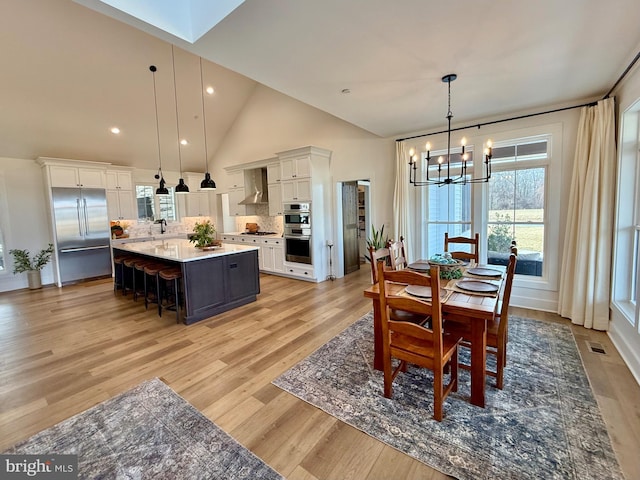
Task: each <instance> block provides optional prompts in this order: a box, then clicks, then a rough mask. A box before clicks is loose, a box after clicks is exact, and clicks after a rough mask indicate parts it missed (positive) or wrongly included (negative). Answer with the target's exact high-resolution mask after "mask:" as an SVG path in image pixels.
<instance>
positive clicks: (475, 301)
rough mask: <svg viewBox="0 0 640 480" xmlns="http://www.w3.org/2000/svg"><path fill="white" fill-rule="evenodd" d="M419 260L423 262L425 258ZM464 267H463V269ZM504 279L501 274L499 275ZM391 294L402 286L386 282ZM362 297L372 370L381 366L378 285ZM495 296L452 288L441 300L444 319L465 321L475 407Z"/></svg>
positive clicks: (481, 398)
mask: <svg viewBox="0 0 640 480" xmlns="http://www.w3.org/2000/svg"><path fill="white" fill-rule="evenodd" d="M419 262H423V263H426V261H425V260H421V261H419ZM466 268H467V267H465V269H466ZM490 268H492V269H495V270H500V271H501V272H504V268H503V267H500V266H495V265H490ZM502 278H504V274H503V276H502ZM447 283H448V281H446V280H445V281H441V287H445V286H446V285H447ZM500 283H501V285H500V287H499V288H498V292H500V291H501V289H502V283H503V282H502V279H500ZM389 287H390V288H389V292H390V293H391V294H398V293H400V292H402V290H403V289H404V288H405V285H399V284H391V285H389ZM364 296H365V297H367V298H371V300H372V304H373V338H374V357H373V367H374V368H375V369H376V370H382V369H383V359H382V334H381V331H382V329H381V318H380V290H379V288H378V284H377V283H376V284H374V285H371V286H370V287H368V288H367V289H365V290H364ZM498 297H499V295H495V296H487V295H474V294H472V293H462V292H460V291H453V292H452V293H451V295H449V296H448V297H447V298H446V301H445V302H444V303H442V314H443V318H444V319H445V327H444V329H445V331H446V318H447V316H451V317H452V318H453V317H455V321H456V322H459V323H460V322H462V323H467V324H468V325H469V326H470V331H471V338H470V340H471V399H470V401H471V403H472V404H473V405H477V406H479V407H483V408H484V405H485V368H486V360H487V319H492V318H493V316H494V315H495V313H496V310H497V305H498Z"/></svg>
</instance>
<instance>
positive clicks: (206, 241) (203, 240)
mask: <svg viewBox="0 0 640 480" xmlns="http://www.w3.org/2000/svg"><path fill="white" fill-rule="evenodd" d="M189 241H190V242H191V243H195V244H196V248H211V247H215V246H219V245H220V242H219V241H217V240H216V229H215V227H214V226H213V224H212V223H211V222H210V221H209V220H206V221H204V222H203V223H197V222H196V224H195V226H194V227H193V234H191V235H190V236H189Z"/></svg>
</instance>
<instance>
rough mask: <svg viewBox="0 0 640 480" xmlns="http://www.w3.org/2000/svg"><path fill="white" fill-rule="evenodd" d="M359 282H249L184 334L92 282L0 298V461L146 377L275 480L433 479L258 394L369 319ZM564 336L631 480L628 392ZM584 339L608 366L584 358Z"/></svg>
mask: <svg viewBox="0 0 640 480" xmlns="http://www.w3.org/2000/svg"><path fill="white" fill-rule="evenodd" d="M369 273H370V272H369V270H368V269H366V268H363V269H361V270H360V271H359V272H356V273H353V274H351V275H348V276H347V277H346V278H343V279H339V280H336V281H335V282H323V283H321V284H312V283H306V282H301V281H295V280H290V279H285V278H280V277H276V276H270V275H262V276H261V289H262V293H261V294H260V295H259V300H258V301H257V302H255V303H252V304H250V305H247V306H245V307H241V308H239V309H236V310H234V311H232V312H227V313H226V314H222V315H219V316H217V317H215V318H213V319H211V320H207V321H203V322H200V323H197V324H194V325H190V326H184V325H182V324H180V325H177V324H176V323H175V316H174V315H172V314H171V312H168V313H165V314H164V315H163V317H162V318H159V317H158V316H157V313H156V311H155V310H154V309H153V308H150V309H149V310H148V311H145V309H144V306H143V303H142V302H141V301H138V302H137V303H135V302H133V301H132V300H131V295H129V296H128V297H122V296H121V295H120V293H118V295H114V293H113V290H112V284H111V282H110V281H105V280H100V281H94V282H87V283H83V284H79V285H75V286H67V287H64V288H62V289H58V288H56V287H45V288H43V289H42V290H40V291H29V290H21V291H16V292H9V293H0V451H2V450H4V449H6V448H7V447H9V446H11V445H12V444H14V443H16V442H17V441H19V440H22V439H24V438H27V437H29V436H31V435H32V434H34V433H36V432H38V431H40V430H42V429H44V428H47V427H50V426H52V425H54V424H55V423H58V422H60V421H61V420H64V419H66V418H68V417H70V416H71V415H74V414H76V413H79V412H81V411H83V410H85V409H87V408H89V407H91V406H93V405H95V404H97V403H99V402H101V401H103V400H106V399H108V398H110V397H112V396H114V395H116V394H118V393H121V392H123V391H124V390H127V389H129V388H131V387H133V386H135V385H136V384H138V383H140V382H141V381H143V380H145V379H149V378H152V377H160V378H161V379H163V380H164V381H165V382H166V383H167V384H168V385H170V386H171V387H172V388H173V389H174V390H175V391H176V392H178V393H179V394H180V395H182V396H183V397H184V398H186V399H187V400H188V401H189V402H190V403H192V404H193V405H194V406H195V407H196V408H198V409H199V410H200V411H202V412H203V413H204V414H205V415H206V416H207V417H209V418H210V419H211V420H213V421H214V422H215V423H216V424H218V425H219V426H220V427H222V428H223V429H224V430H226V431H227V432H229V433H230V434H231V435H232V436H234V437H235V438H236V439H237V440H238V441H239V442H240V443H242V444H243V445H245V446H246V447H247V448H249V449H250V450H252V451H253V452H254V453H255V454H256V455H258V456H259V457H260V458H262V459H263V460H264V461H266V462H267V463H268V464H269V465H271V466H272V467H274V468H275V469H276V470H278V471H279V472H280V473H281V474H283V475H284V476H286V477H287V478H289V479H292V480H296V479H297V480H301V479H340V480H345V479H351V478H352V479H389V478H402V479H413V478H415V479H418V478H420V479H442V478H447V477H446V476H445V475H443V474H441V473H439V472H437V471H434V470H432V469H431V468H429V467H427V466H425V465H423V464H422V463H420V462H417V461H415V460H413V459H411V458H410V457H408V456H406V455H404V454H402V453H399V452H398V451H396V450H394V449H393V448H391V447H388V446H386V445H384V444H383V443H381V442H379V441H377V440H374V439H373V438H371V437H369V436H368V435H366V434H364V433H362V432H360V431H358V430H356V429H355V428H352V427H350V426H348V425H346V424H344V423H342V422H340V421H338V420H336V419H335V418H334V417H332V416H330V415H327V414H325V413H324V412H322V411H319V410H318V409H316V408H314V407H312V406H310V405H309V404H307V403H305V402H303V401H301V400H299V399H297V398H295V397H293V396H292V395H289V394H288V393H285V392H283V391H282V390H280V389H279V388H277V387H275V386H273V385H271V381H272V380H273V379H274V378H275V377H277V376H278V375H279V374H280V373H282V372H283V371H285V370H286V369H288V368H289V367H291V366H292V365H294V364H295V363H296V362H298V361H299V360H301V359H302V358H304V357H306V356H307V355H308V354H310V353H311V352H313V351H314V350H315V349H317V348H318V347H319V346H321V345H322V344H324V343H325V342H327V341H328V340H329V339H330V338H332V337H333V336H335V335H336V334H337V333H339V332H340V331H342V330H343V329H344V328H345V327H347V326H348V325H349V324H351V323H352V322H354V321H355V320H357V319H358V318H360V316H362V315H363V314H364V313H366V312H367V311H369V310H370V309H371V303H370V300H367V299H365V298H364V297H363V295H362V290H363V289H364V288H365V287H366V285H368V283H369ZM513 313H514V314H518V315H523V316H528V317H532V318H536V319H539V320H542V321H560V322H566V321H565V320H562V319H560V318H559V317H558V316H556V315H553V314H548V313H541V312H535V311H528V310H521V309H513ZM573 331H574V334H575V336H576V340H577V344H578V346H579V348H580V352H581V354H582V357H583V360H584V364H585V366H586V369H587V373H588V374H589V379H590V381H591V384H592V386H593V389H594V392H595V394H596V396H597V399H598V402H599V404H600V407H601V409H602V414H603V417H604V420H605V422H606V424H607V428H608V430H609V433H610V436H611V438H612V441H613V444H614V448H615V450H616V452H617V455H618V460H619V461H620V464H621V466H622V468H623V470H624V472H625V474H626V476H627V479H629V480H631V479H637V478H640V461H639V460H638V452H639V451H640V387H638V385H637V383H636V382H635V380H634V379H633V377H632V376H631V374H630V372H629V371H628V369H627V368H626V367H625V366H624V363H623V362H622V360H621V359H620V357H619V356H618V354H617V353H616V351H615V349H614V347H613V346H612V345H611V343H610V342H609V340H608V337H607V336H606V335H605V334H603V333H600V332H593V331H588V330H584V329H582V328H579V327H573ZM587 339H588V340H591V341H597V342H600V343H602V344H603V345H604V346H605V348H606V350H607V352H608V355H597V354H594V353H589V352H587V348H586V343H585V340H587ZM488 381H489V382H492V381H493V380H491V379H490V380H488ZM488 388H493V387H488Z"/></svg>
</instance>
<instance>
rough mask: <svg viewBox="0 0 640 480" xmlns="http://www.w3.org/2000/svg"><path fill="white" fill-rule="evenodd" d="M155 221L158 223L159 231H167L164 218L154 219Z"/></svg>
mask: <svg viewBox="0 0 640 480" xmlns="http://www.w3.org/2000/svg"><path fill="white" fill-rule="evenodd" d="M156 223H159V224H160V233H164V232H166V231H167V221H166V220H165V219H164V218H161V219H160V220H156Z"/></svg>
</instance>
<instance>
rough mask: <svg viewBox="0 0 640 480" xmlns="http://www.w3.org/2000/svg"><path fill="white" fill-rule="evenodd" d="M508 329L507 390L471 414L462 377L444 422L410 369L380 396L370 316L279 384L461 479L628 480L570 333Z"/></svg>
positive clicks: (521, 324) (536, 325)
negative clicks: (436, 415) (391, 389)
mask: <svg viewBox="0 0 640 480" xmlns="http://www.w3.org/2000/svg"><path fill="white" fill-rule="evenodd" d="M509 327H510V328H509V348H508V357H507V358H508V363H507V368H506V369H505V378H504V389H503V390H498V389H496V388H495V387H493V386H492V385H491V384H490V385H488V386H487V393H486V408H480V407H476V406H473V405H471V404H470V403H469V401H468V400H469V393H470V378H469V373H468V372H467V371H461V372H460V374H459V388H458V392H453V393H452V394H451V395H450V396H449V397H448V398H447V400H446V402H445V406H444V412H445V417H444V420H443V421H442V422H437V421H435V420H433V418H432V415H433V387H432V385H433V384H432V382H433V376H432V374H431V372H430V371H428V370H425V369H419V368H417V367H415V366H410V367H409V370H408V372H407V373H401V374H399V375H398V377H397V378H396V380H395V381H394V394H393V398H392V399H387V398H385V397H384V396H383V395H382V391H383V378H382V372H379V371H376V370H374V369H373V365H372V359H373V314H372V313H371V312H370V313H369V314H367V315H365V316H364V317H362V318H361V319H359V320H358V321H356V322H355V323H354V324H352V325H351V326H349V327H348V328H347V329H346V330H344V331H343V332H342V333H340V334H339V335H338V336H336V337H334V338H333V339H332V340H330V341H329V342H328V343H326V344H325V345H323V346H322V347H321V348H319V349H318V350H316V351H315V352H314V353H313V354H311V355H310V356H309V357H307V358H306V359H304V360H303V361H301V362H299V363H298V364H296V365H294V366H293V367H292V368H291V369H290V370H288V371H287V372H285V373H284V374H282V375H281V376H280V377H278V378H277V379H275V380H274V381H273V383H274V384H275V385H277V386H278V387H280V388H282V389H283V390H286V391H287V392H290V393H291V394H293V395H295V396H297V397H299V398H301V399H302V400H305V401H306V402H308V403H310V404H312V405H314V406H316V407H318V408H320V409H322V410H324V411H325V412H327V413H329V414H331V415H333V416H335V417H337V418H338V419H340V420H342V421H344V422H346V423H348V424H350V425H352V426H354V427H356V428H358V429H359V430H361V431H363V432H365V433H367V434H369V435H371V436H372V437H374V438H376V439H378V440H380V441H382V442H384V443H386V444H388V445H390V446H392V447H395V448H396V449H398V450H400V451H402V452H404V453H406V454H407V455H410V456H411V457H413V458H415V459H417V460H419V461H421V462H423V463H425V464H427V465H429V466H431V467H433V468H435V469H437V470H439V471H441V472H443V473H445V474H447V475H451V476H454V477H456V478H459V479H473V480H477V479H541V478H544V479H576V480H577V479H580V480H582V479H598V480H603V479H612V480H618V479H623V475H622V473H621V470H620V467H619V465H618V462H617V460H616V457H615V454H614V452H613V450H612V447H611V442H610V439H609V436H608V433H607V430H606V427H605V425H604V422H603V420H602V417H601V414H600V410H599V408H598V404H597V402H596V400H595V398H594V396H593V393H592V391H591V387H590V385H589V382H588V379H587V376H586V374H585V371H584V367H583V365H582V361H581V359H580V354H579V353H578V351H577V348H576V344H575V340H574V338H573V335H572V333H571V330H570V328H569V327H567V326H566V325H561V324H553V323H545V322H540V321H535V320H530V319H526V318H519V317H511V318H510V324H509ZM463 350H464V349H463ZM463 355H464V354H461V360H464V358H463ZM490 358H491V357H490ZM487 381H488V382H490V383H492V382H493V379H489V380H487Z"/></svg>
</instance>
